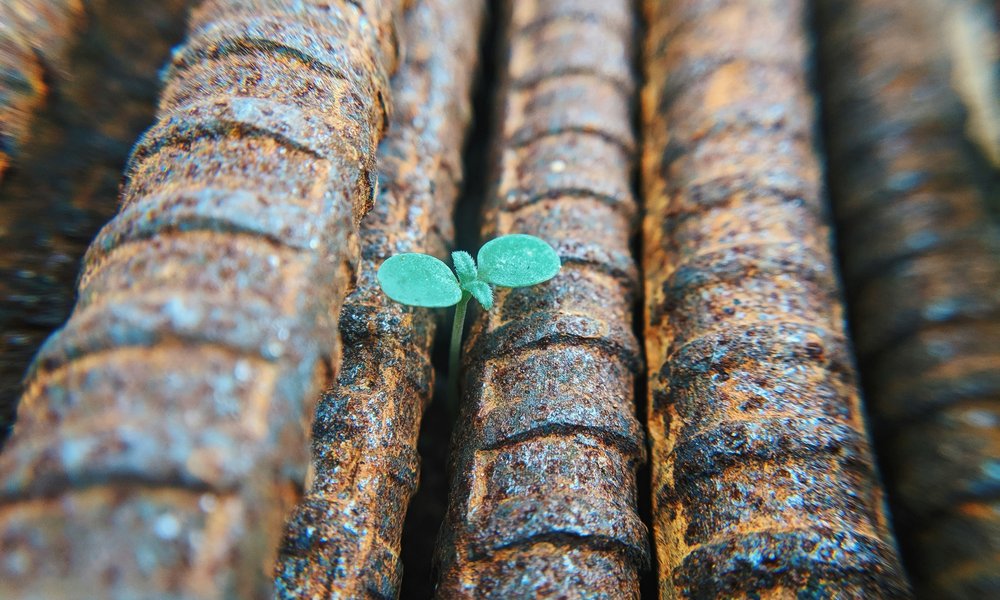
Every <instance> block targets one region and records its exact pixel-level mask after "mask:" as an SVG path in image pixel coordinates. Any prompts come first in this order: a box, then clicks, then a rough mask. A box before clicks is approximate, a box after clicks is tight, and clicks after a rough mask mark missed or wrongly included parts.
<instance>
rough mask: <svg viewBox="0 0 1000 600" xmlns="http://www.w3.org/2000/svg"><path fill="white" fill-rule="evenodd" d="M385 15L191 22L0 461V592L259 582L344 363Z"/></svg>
mask: <svg viewBox="0 0 1000 600" xmlns="http://www.w3.org/2000/svg"><path fill="white" fill-rule="evenodd" d="M397 10H398V7H397V6H395V3H389V2H377V1H374V0H373V1H369V2H355V1H347V0H344V1H342V2H301V1H294V2H293V1H291V0H289V1H277V0H269V1H265V0H254V1H246V0H242V1H239V2H236V1H229V0H206V1H205V2H203V3H201V5H200V6H199V8H198V9H196V10H195V11H194V12H193V14H192V18H191V29H190V33H189V36H188V39H187V42H186V43H185V45H184V46H183V47H181V48H180V49H178V50H177V51H176V52H175V54H174V58H173V61H172V64H171V66H170V69H169V72H168V73H167V76H166V87H165V90H164V92H163V95H162V97H161V103H160V112H159V119H158V121H157V123H156V124H155V125H154V126H153V127H152V128H151V129H150V130H149V131H148V132H147V133H146V134H145V136H144V137H143V138H142V139H141V140H140V141H139V143H138V144H137V146H136V148H135V150H134V153H133V155H132V158H131V162H130V167H129V170H128V171H129V172H128V175H129V176H128V180H127V181H126V183H125V185H124V187H123V190H122V209H121V212H120V213H119V214H118V216H117V217H116V218H115V219H114V220H113V221H112V222H111V223H110V224H109V225H108V226H107V227H105V228H104V229H103V230H102V231H101V233H100V234H99V235H98V237H97V239H96V240H95V242H94V243H93V245H92V246H91V247H90V250H89V251H88V255H87V257H86V260H85V267H84V271H83V274H82V276H81V279H80V285H79V301H78V302H77V305H76V307H75V309H74V312H73V314H72V316H71V317H70V320H69V322H68V323H67V325H66V327H64V328H63V329H62V330H60V331H59V332H58V333H57V334H56V335H55V336H53V337H52V338H50V339H49V341H48V342H46V344H45V346H44V347H43V348H42V350H41V352H40V354H39V357H38V359H37V361H36V363H35V365H34V370H33V372H32V374H31V375H30V379H29V382H28V386H27V391H26V393H25V395H24V398H23V399H22V406H21V408H20V414H19V419H18V423H17V426H16V427H15V430H14V434H13V436H12V437H11V440H10V442H9V443H8V447H7V448H6V450H5V452H4V453H3V454H2V455H0V477H2V479H0V482H2V483H0V485H2V488H0V498H2V501H0V547H2V548H3V549H4V557H5V558H4V561H3V562H2V563H0V569H2V571H0V582H2V583H0V591H2V593H0V595H3V596H5V597H18V598H30V597H39V598H59V597H70V596H71V597H88V598H89V597H92V598H104V597H108V598H112V597H122V598H125V597H129V598H132V597H150V596H155V597H164V596H170V597H176V598H180V597H198V598H216V597H218V598H222V597H240V598H263V597H269V596H270V595H271V589H272V587H273V586H272V578H271V574H272V568H273V564H274V552H275V550H276V548H277V545H278V541H279V539H280V534H281V526H282V520H283V518H284V516H285V515H286V514H287V510H288V509H289V508H290V505H291V504H292V503H293V502H294V500H295V499H296V497H297V494H298V486H299V485H301V482H302V478H303V476H304V471H305V469H306V466H307V464H308V462H309V458H308V452H307V448H308V445H307V443H306V431H307V428H308V423H309V422H310V420H311V417H312V406H313V403H314V401H315V399H316V398H317V397H318V394H319V391H320V390H321V389H322V386H323V385H324V384H325V383H326V382H328V381H329V380H330V378H331V377H332V365H336V364H337V362H338V358H339V357H338V356H337V354H338V349H339V348H338V347H339V344H338V342H337V337H338V336H337V323H336V315H337V314H338V312H339V309H340V305H341V303H342V299H343V296H344V295H345V290H346V289H347V288H348V287H349V286H350V285H351V284H352V278H353V269H354V265H355V260H356V256H357V239H356V223H357V221H358V220H359V219H360V217H361V216H362V215H363V214H364V212H365V211H366V209H367V208H368V207H369V206H370V205H371V202H372V194H373V192H374V187H375V185H374V178H375V172H374V169H373V166H374V161H375V150H376V145H377V143H378V141H379V139H380V138H381V135H382V130H383V127H384V123H385V122H386V120H387V118H388V116H389V115H388V110H387V101H386V98H387V94H388V91H389V90H388V76H389V72H390V70H391V68H393V67H394V64H395V60H396V39H395V35H394V21H395V16H396V14H397V13H396V11H397Z"/></svg>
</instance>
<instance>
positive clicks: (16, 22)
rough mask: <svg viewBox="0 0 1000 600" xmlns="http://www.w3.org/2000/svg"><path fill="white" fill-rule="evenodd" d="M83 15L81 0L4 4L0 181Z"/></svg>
mask: <svg viewBox="0 0 1000 600" xmlns="http://www.w3.org/2000/svg"><path fill="white" fill-rule="evenodd" d="M82 18H83V4H82V2H81V0H5V1H4V2H0V180H2V179H3V175H4V171H5V170H6V169H7V166H8V164H9V163H10V161H11V159H12V158H16V157H17V156H18V155H19V154H20V152H21V146H22V144H23V142H24V141H25V138H26V137H27V136H28V134H29V131H30V129H31V124H32V118H33V116H34V114H35V112H36V111H37V110H38V109H39V108H40V107H41V105H42V104H43V103H44V102H45V99H46V96H47V94H48V87H49V85H50V84H51V82H52V81H53V80H55V79H57V78H59V77H60V76H62V75H63V74H64V73H65V71H66V64H65V60H66V53H67V51H68V48H69V47H70V45H71V44H72V41H73V38H74V37H75V33H76V31H75V30H77V29H78V28H79V26H80V21H81V20H82Z"/></svg>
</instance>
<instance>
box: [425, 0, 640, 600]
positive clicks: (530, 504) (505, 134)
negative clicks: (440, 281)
mask: <svg viewBox="0 0 1000 600" xmlns="http://www.w3.org/2000/svg"><path fill="white" fill-rule="evenodd" d="M507 9H508V11H509V19H508V30H507V35H508V39H509V42H508V44H509V48H508V51H507V62H506V65H505V67H504V68H502V70H503V79H504V84H503V85H502V88H501V92H500V93H501V96H500V99H499V105H500V107H501V109H500V113H501V114H500V117H499V125H498V127H497V131H498V139H497V143H498V145H499V147H498V161H497V162H498V164H497V165H496V169H497V172H496V174H495V179H496V189H495V191H494V193H493V196H492V199H491V202H490V208H489V210H488V212H487V214H486V216H485V222H484V223H485V224H484V229H485V231H484V233H485V234H486V235H487V237H492V236H495V235H502V234H507V233H527V234H532V235H537V236H539V237H541V238H543V239H545V240H547V241H548V242H549V243H551V244H552V245H553V246H554V247H555V248H556V249H557V251H558V253H559V255H560V256H561V258H562V261H563V267H562V271H561V272H560V274H559V275H557V276H556V278H555V279H553V280H552V281H550V282H547V283H545V284H542V285H540V286H535V287H530V288H521V289H514V290H501V289H499V288H498V290H497V292H498V294H497V300H496V306H495V307H494V308H493V309H492V310H491V311H489V312H488V313H485V314H482V315H480V317H479V319H478V321H477V324H476V325H475V326H474V328H473V331H472V335H471V338H470V341H469V343H468V344H467V349H468V354H467V358H466V360H465V371H464V375H463V381H464V390H465V392H464V396H465V397H464V400H463V408H462V410H461V415H460V417H459V421H458V424H457V426H456V431H457V433H456V437H455V439H454V454H453V464H452V465H451V469H452V475H451V492H452V493H451V497H450V498H449V509H448V513H447V517H446V521H445V524H444V526H443V529H442V537H441V540H440V541H439V553H438V563H439V569H440V581H439V584H438V589H437V595H438V596H439V597H441V598H528V597H552V598H556V597H558V598H584V597H585V598H635V597H638V574H639V571H640V570H641V569H642V568H643V567H644V566H645V565H646V564H647V562H648V545H647V539H646V536H647V530H646V527H645V525H643V523H642V522H641V520H640V519H639V516H638V514H637V512H636V480H635V471H636V468H637V466H638V465H639V464H640V463H641V462H642V461H643V460H644V456H645V452H644V449H645V448H644V443H643V434H642V430H641V428H640V426H639V423H638V421H637V419H636V416H635V410H636V408H635V404H634V383H635V377H636V376H637V374H638V373H639V372H641V355H640V352H639V347H638V343H637V341H636V338H635V336H634V334H633V332H632V305H633V301H634V298H635V292H636V289H635V288H636V285H637V272H636V267H635V264H634V261H633V258H632V255H631V253H630V248H629V240H630V235H631V233H632V232H633V230H634V224H635V217H636V205H635V201H634V198H633V194H632V190H631V187H630V177H631V173H632V169H633V166H634V161H633V158H634V153H635V140H634V133H633V130H632V124H631V105H632V101H633V93H634V92H635V89H636V74H635V73H634V71H633V63H632V50H633V48H632V46H631V44H632V39H633V36H634V35H635V31H636V28H635V15H634V14H633V12H632V3H631V2H629V1H627V0H614V1H608V0H594V1H586V2H569V1H559V2H551V1H547V0H531V1H518V2H511V3H509V4H508V6H507Z"/></svg>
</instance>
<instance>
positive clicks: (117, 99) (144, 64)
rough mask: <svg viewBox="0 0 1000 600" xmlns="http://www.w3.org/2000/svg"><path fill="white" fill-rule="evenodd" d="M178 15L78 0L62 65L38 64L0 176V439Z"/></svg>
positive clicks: (63, 311)
mask: <svg viewBox="0 0 1000 600" xmlns="http://www.w3.org/2000/svg"><path fill="white" fill-rule="evenodd" d="M15 4H17V3H14V4H7V5H4V6H5V7H6V8H0V11H2V10H10V9H11V7H12V6H14V5H15ZM186 13H187V2H186V0H142V1H138V0H131V1H129V2H121V1H118V0H88V2H87V3H86V16H85V17H84V18H82V19H80V20H81V21H82V22H83V23H82V26H81V27H80V30H79V31H78V32H77V33H76V35H75V36H74V41H73V42H72V44H71V46H70V47H69V48H68V49H67V50H66V53H65V56H63V57H62V59H61V60H62V64H61V65H60V66H59V67H58V68H50V69H49V70H48V71H47V73H49V77H47V79H48V80H49V87H48V89H49V90H50V93H48V94H47V95H46V101H45V102H44V103H43V106H42V107H40V109H39V110H38V111H37V114H36V115H35V117H34V119H33V120H32V121H31V128H30V129H31V131H30V134H29V135H28V137H27V138H26V139H25V141H24V145H25V152H24V153H23V154H21V155H20V156H19V158H18V160H17V164H16V168H12V169H10V170H9V171H8V172H7V174H6V176H5V177H4V179H3V181H2V182H0V331H2V332H3V334H2V336H0V443H2V442H3V441H5V440H6V438H7V435H8V434H9V429H10V426H11V425H12V424H13V416H14V411H15V407H16V405H17V401H18V399H19V398H20V397H21V394H22V392H23V389H22V388H23V386H22V383H23V378H24V373H25V371H26V370H27V369H28V366H29V365H30V364H31V360H32V358H33V357H34V355H35V353H36V352H37V351H38V349H39V347H41V345H42V342H44V341H45V338H46V337H48V336H49V334H51V333H52V332H53V331H54V330H55V329H56V328H58V327H59V326H61V325H62V324H63V323H64V322H65V321H66V318H67V317H68V316H69V313H70V310H71V309H72V308H73V302H74V299H75V298H74V295H75V292H74V290H75V287H76V279H77V276H78V275H79V270H80V261H81V259H82V258H83V254H84V252H85V251H86V250H87V246H88V245H89V244H90V242H91V240H92V239H93V237H94V235H96V233H97V232H98V231H99V230H100V228H101V227H102V226H103V225H105V224H106V223H107V222H108V221H109V220H110V219H111V217H112V216H114V214H115V212H116V209H117V195H118V188H119V185H120V182H121V173H122V169H123V168H124V166H125V162H126V160H127V159H128V154H129V150H130V149H131V147H132V144H133V143H134V142H135V140H136V138H137V137H138V136H139V135H140V134H141V133H142V132H143V130H145V129H146V128H148V127H149V125H150V124H151V123H152V122H153V116H154V112H155V109H156V99H157V96H158V91H159V87H160V80H159V78H158V77H157V72H158V70H159V69H160V67H161V66H162V65H163V63H164V61H166V60H167V59H168V58H169V56H170V49H171V48H172V47H173V46H174V45H175V44H176V43H178V42H179V41H180V40H181V39H182V37H183V34H184V27H185V16H186ZM0 20H2V18H0ZM0 28H2V25H0Z"/></svg>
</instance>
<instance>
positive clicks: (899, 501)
mask: <svg viewBox="0 0 1000 600" xmlns="http://www.w3.org/2000/svg"><path fill="white" fill-rule="evenodd" d="M920 6H921V5H920V4H919V3H918V4H913V3H910V2H907V1H905V0H852V1H851V2H846V3H845V2H828V3H820V7H821V9H822V10H821V11H820V14H819V16H820V20H819V22H820V24H821V36H820V39H821V40H822V44H821V56H822V59H823V63H822V72H823V74H824V79H823V87H824V89H825V91H826V96H825V99H826V100H825V106H826V109H827V124H828V130H829V148H830V150H829V154H830V159H831V173H830V180H831V185H832V188H833V192H834V200H835V202H834V206H835V213H836V216H837V220H838V224H839V228H838V229H839V231H840V232H841V252H842V254H843V256H844V276H845V281H846V284H847V290H848V294H849V299H850V301H851V302H850V305H851V309H852V311H851V312H852V317H853V318H852V322H853V324H854V331H855V339H856V344H857V349H858V355H859V360H860V365H861V371H862V374H863V376H864V381H865V384H866V388H867V392H868V396H869V398H870V400H871V412H872V415H873V417H874V422H875V425H876V429H875V431H876V433H877V436H878V437H877V439H878V442H879V447H880V448H881V449H882V450H883V452H882V455H883V462H884V465H885V473H886V478H887V481H888V483H889V489H890V497H891V499H892V505H893V508H894V513H895V516H896V522H897V529H898V531H899V534H900V539H901V542H902V543H903V549H904V551H905V556H906V558H907V560H908V563H909V565H910V567H911V569H910V571H911V572H912V573H913V575H914V578H915V582H916V584H917V591H918V592H919V593H920V595H921V596H923V597H926V598H935V599H936V598H942V599H945V598H990V597H997V596H1000V402H998V400H1000V230H998V228H997V224H996V223H991V222H990V217H989V212H988V210H987V204H986V198H985V195H984V192H983V189H982V188H981V187H980V186H979V185H978V184H979V183H980V181H979V178H978V176H977V174H976V166H975V162H974V161H973V160H970V154H971V153H970V151H971V146H970V145H969V144H968V142H967V140H965V139H963V133H962V132H963V128H964V126H965V122H964V121H965V113H964V111H963V110H962V105H961V102H960V99H959V96H958V94H957V93H956V91H955V90H954V89H952V88H951V87H950V69H949V64H948V61H947V56H948V54H947V53H946V52H945V51H944V50H943V48H942V44H943V43H945V40H942V39H941V38H940V37H939V36H938V35H937V31H938V24H937V20H936V19H934V20H932V19H931V18H930V15H929V14H928V13H927V12H926V11H924V10H921V9H920Z"/></svg>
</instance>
